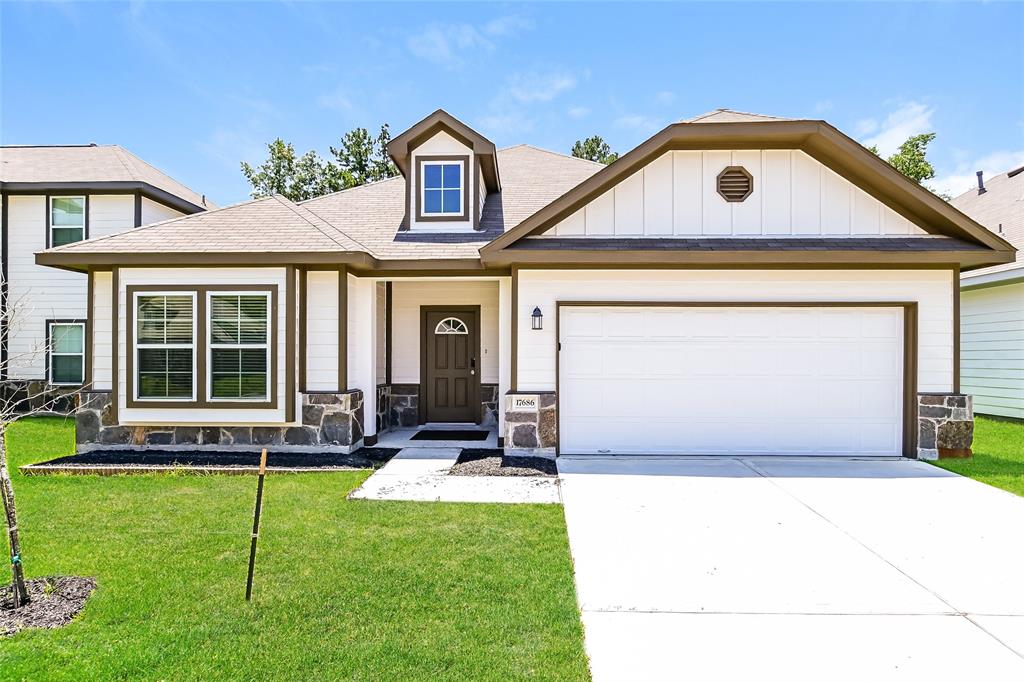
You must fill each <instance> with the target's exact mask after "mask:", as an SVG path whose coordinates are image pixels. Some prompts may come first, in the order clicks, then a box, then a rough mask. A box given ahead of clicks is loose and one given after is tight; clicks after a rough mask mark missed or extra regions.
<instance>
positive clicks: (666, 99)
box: [654, 90, 676, 104]
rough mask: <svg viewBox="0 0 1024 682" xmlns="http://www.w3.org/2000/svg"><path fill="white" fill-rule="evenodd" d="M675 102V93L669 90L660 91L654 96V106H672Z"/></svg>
mask: <svg viewBox="0 0 1024 682" xmlns="http://www.w3.org/2000/svg"><path fill="white" fill-rule="evenodd" d="M675 101H676V93H674V92H672V91H671V90H662V91H661V92H659V93H658V94H657V95H655V96H654V102H655V104H672V103H673V102H675Z"/></svg>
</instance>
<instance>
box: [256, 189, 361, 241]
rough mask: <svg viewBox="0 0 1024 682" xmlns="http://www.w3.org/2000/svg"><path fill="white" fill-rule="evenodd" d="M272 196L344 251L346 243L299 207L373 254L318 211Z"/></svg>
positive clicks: (278, 196) (276, 195) (285, 198)
mask: <svg viewBox="0 0 1024 682" xmlns="http://www.w3.org/2000/svg"><path fill="white" fill-rule="evenodd" d="M273 197H274V198H275V199H277V201H278V203H280V204H281V205H282V206H285V207H287V208H288V209H289V210H290V211H291V212H292V213H294V214H295V215H297V216H298V217H300V218H302V219H303V220H305V221H306V222H307V223H309V224H310V225H312V226H313V227H314V228H316V230H317V231H319V232H320V233H321V234H323V235H324V236H325V237H327V238H328V239H330V240H331V241H332V242H334V243H335V244H337V245H338V246H340V247H342V248H343V249H345V250H346V251H347V250H348V249H349V247H348V245H347V244H342V243H341V242H339V241H338V240H337V239H335V237H334V236H333V235H330V234H328V233H327V232H326V231H324V230H323V229H321V228H320V226H319V225H317V224H316V223H314V222H313V221H312V220H310V219H309V218H307V217H306V216H304V215H303V214H302V213H301V212H300V211H299V209H300V208H301V209H302V210H303V211H305V212H307V213H311V214H313V215H314V216H316V217H317V219H319V220H321V221H323V222H324V223H325V224H327V225H329V226H330V227H331V229H333V230H337V231H338V232H339V233H340V234H341V235H342V236H344V237H345V238H346V239H348V240H349V241H350V242H352V243H353V244H355V245H356V246H360V247H362V248H363V249H366V253H368V254H370V255H374V253H373V251H371V250H370V249H368V248H367V247H366V245H365V244H363V243H361V242H359V241H356V240H355V239H353V238H352V237H350V236H349V235H348V233H346V232H345V231H344V230H342V229H340V228H339V227H338V226H337V225H335V224H334V223H332V222H331V221H329V220H327V219H326V218H324V217H323V216H322V215H320V214H319V213H317V212H316V211H313V210H311V209H308V208H306V207H305V206H299V205H298V204H296V203H294V202H292V201H291V200H290V199H288V198H287V197H284V196H281V195H280V194H274V195H273Z"/></svg>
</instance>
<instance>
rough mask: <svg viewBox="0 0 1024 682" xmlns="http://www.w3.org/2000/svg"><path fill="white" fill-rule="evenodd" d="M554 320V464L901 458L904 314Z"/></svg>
mask: <svg viewBox="0 0 1024 682" xmlns="http://www.w3.org/2000/svg"><path fill="white" fill-rule="evenodd" d="M559 315H560V319H559V330H560V337H561V338H560V341H561V351H560V352H559V386H558V391H559V419H560V424H559V427H560V434H561V435H560V441H561V442H560V446H561V447H560V452H561V453H562V454H594V453H607V454H780V455H781V454H798V455H900V454H902V432H903V426H902V413H903V404H902V400H903V318H902V309H900V308H881V307H877V308H871V307H866V308H853V307H823V308H811V307H778V308H774V307H773V308H766V307H735V308H733V307H682V306H666V307H647V306H636V307H626V306H609V307H591V306H563V307H562V308H561V309H560V313H559Z"/></svg>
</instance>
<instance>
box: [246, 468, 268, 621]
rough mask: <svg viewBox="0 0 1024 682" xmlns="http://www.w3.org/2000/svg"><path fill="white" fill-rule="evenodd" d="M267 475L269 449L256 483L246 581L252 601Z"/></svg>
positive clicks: (247, 594)
mask: <svg viewBox="0 0 1024 682" xmlns="http://www.w3.org/2000/svg"><path fill="white" fill-rule="evenodd" d="M266 473H267V449H266V448H263V452H262V453H261V454H260V475H259V481H258V482H257V483H256V509H255V511H254V512H253V515H252V544H251V545H250V546H249V577H248V578H247V579H246V581H245V600H246V601H252V574H253V571H254V570H255V569H256V540H257V539H258V538H259V536H260V512H261V511H262V509H263V477H264V476H265V475H266Z"/></svg>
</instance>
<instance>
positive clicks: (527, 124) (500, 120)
mask: <svg viewBox="0 0 1024 682" xmlns="http://www.w3.org/2000/svg"><path fill="white" fill-rule="evenodd" d="M478 125H479V126H480V129H481V130H483V131H484V132H485V133H487V134H488V135H489V136H491V137H504V138H506V139H507V138H508V136H509V135H517V134H521V133H528V132H530V131H532V130H533V128H534V121H533V119H532V118H530V117H529V116H527V115H525V114H524V113H523V112H521V111H506V112H504V113H500V114H490V115H488V116H484V117H482V118H481V119H479V121H478Z"/></svg>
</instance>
